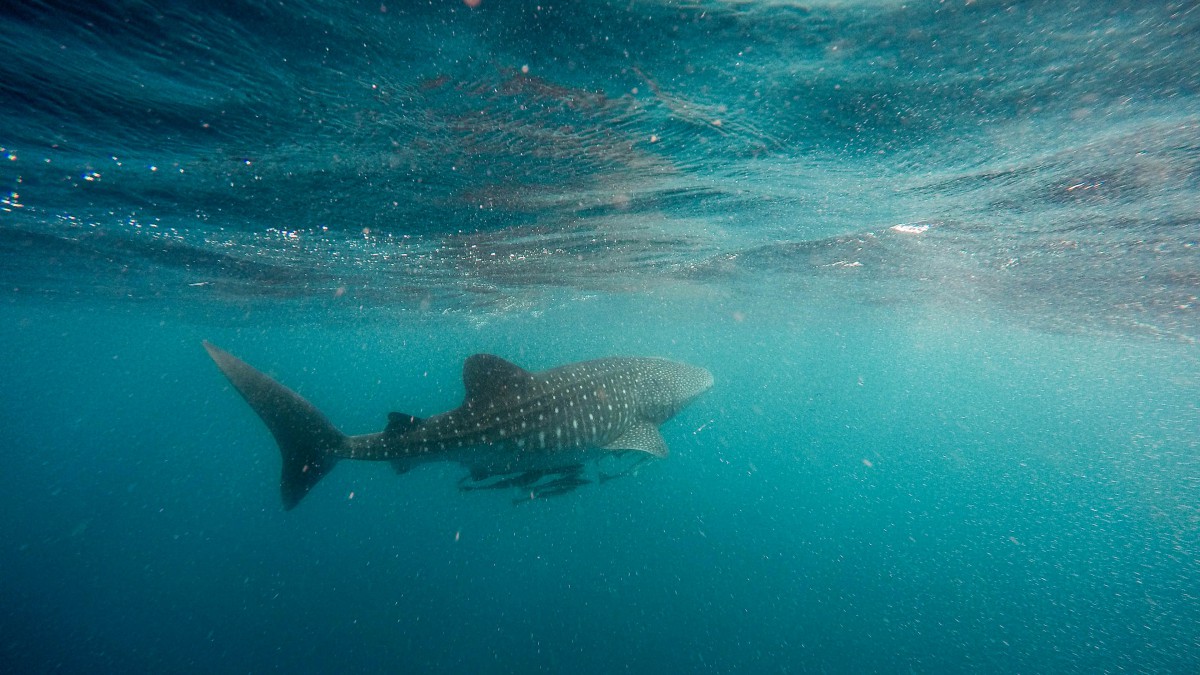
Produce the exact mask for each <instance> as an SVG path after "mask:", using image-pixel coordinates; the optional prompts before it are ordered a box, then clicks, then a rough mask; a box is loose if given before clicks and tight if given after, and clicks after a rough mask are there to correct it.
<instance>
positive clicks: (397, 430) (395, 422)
mask: <svg viewBox="0 0 1200 675" xmlns="http://www.w3.org/2000/svg"><path fill="white" fill-rule="evenodd" d="M424 421H425V420H423V419H421V418H420V417H413V416H412V415H409V414H407V413H402V412H392V413H388V423H387V428H386V429H384V430H383V433H385V434H390V435H394V436H399V435H401V434H406V433H408V432H409V431H412V430H413V429H415V428H416V427H417V426H419V425H420V424H421V422H424Z"/></svg>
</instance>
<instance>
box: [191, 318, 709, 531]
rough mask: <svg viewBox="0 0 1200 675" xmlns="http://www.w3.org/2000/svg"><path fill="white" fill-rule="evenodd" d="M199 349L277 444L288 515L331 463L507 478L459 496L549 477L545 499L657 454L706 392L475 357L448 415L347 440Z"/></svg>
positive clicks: (624, 369) (669, 372)
mask: <svg viewBox="0 0 1200 675" xmlns="http://www.w3.org/2000/svg"><path fill="white" fill-rule="evenodd" d="M204 348H205V349H206V350H208V354H209V356H211V357H212V359H213V361H215V362H216V364H217V366H218V367H219V368H220V369H221V372H223V373H224V374H225V377H227V378H229V382H230V383H231V384H233V386H234V388H235V389H237V390H238V392H240V393H241V395H242V397H243V398H245V399H246V402H247V403H249V404H250V407H251V408H253V409H254V411H255V412H256V413H258V416H259V417H261V418H262V421H263V422H264V423H265V424H266V425H267V428H268V429H269V430H270V431H271V434H272V435H274V436H275V440H276V442H277V443H278V444H279V451H280V454H281V455H282V456H283V472H282V477H281V479H280V490H281V493H282V496H283V506H284V508H285V509H289V510H290V509H292V508H294V507H295V506H296V505H297V504H299V503H300V500H301V499H303V498H304V496H305V495H306V494H308V491H309V490H311V489H312V488H313V486H314V485H316V484H317V482H318V481H320V480H321V478H323V477H324V476H325V474H327V473H329V471H330V470H332V469H333V467H334V465H335V464H336V463H337V461H338V460H339V459H362V460H377V461H390V462H392V464H393V465H394V466H395V467H396V470H397V471H400V472H404V471H407V470H408V469H410V468H412V467H413V466H416V465H418V464H422V463H424V462H433V461H452V462H458V463H460V464H462V465H464V466H466V467H467V468H468V469H469V470H470V478H471V479H472V480H474V481H484V480H487V479H493V478H497V477H506V476H507V478H501V479H500V480H497V481H495V482H493V483H488V484H484V485H480V486H468V488H467V489H474V488H477V487H485V488H486V487H510V486H517V487H521V488H524V487H526V486H530V485H535V484H537V483H538V481H540V480H541V479H542V478H543V477H551V478H552V480H551V481H550V482H549V483H545V484H544V487H545V488H547V493H546V494H548V495H549V494H561V493H562V492H564V491H567V490H570V489H573V488H574V487H575V486H577V485H580V484H583V483H586V482H589V481H586V480H584V479H582V478H580V477H579V474H580V472H581V471H582V469H583V465H584V463H585V462H588V461H591V460H597V459H599V458H600V457H603V456H606V455H608V454H610V453H611V452H616V453H623V452H625V451H636V452H638V453H646V454H645V455H642V457H651V456H652V457H666V456H667V444H666V442H665V441H664V440H663V437H662V435H661V434H660V433H659V431H658V425H660V424H662V423H663V422H666V421H667V420H669V419H670V418H671V417H673V416H674V415H675V413H677V412H679V411H680V410H681V409H682V408H683V407H684V406H686V405H687V404H688V403H689V402H691V401H692V399H694V398H696V397H697V396H699V395H700V394H702V393H704V392H705V391H707V390H708V389H709V388H710V387H712V384H713V377H712V374H711V373H709V372H708V371H707V370H705V369H703V368H698V367H696V366H690V365H687V364H683V363H676V362H674V361H668V360H666V359H658V358H622V357H616V358H606V359H597V360H595V361H583V362H580V363H573V364H569V365H565V366H560V367H558V368H553V369H551V370H546V371H542V372H539V373H531V372H529V371H527V370H525V369H523V368H521V367H520V366H517V365H514V364H512V363H509V362H508V361H505V360H504V359H502V358H500V357H498V356H492V355H490V354H475V355H474V356H471V357H470V358H468V359H467V360H466V361H465V362H464V363H463V385H464V387H465V389H466V398H465V399H464V400H463V404H462V405H461V406H459V407H458V408H455V409H454V410H451V411H449V412H445V413H442V414H440V415H434V416H433V417H429V418H427V419H420V418H417V417H413V416H412V415H406V414H404V413H395V412H394V413H391V414H389V415H388V424H387V427H386V428H385V429H384V430H383V431H380V432H378V433H373V434H364V435H361V436H346V435H345V434H343V433H342V432H340V431H338V429H337V428H336V427H334V426H333V424H332V423H330V421H329V420H328V419H326V417H325V415H323V414H322V413H321V412H320V411H319V410H317V409H316V408H315V407H314V406H313V405H312V404H311V403H309V402H308V401H306V400H304V399H303V398H302V397H301V396H300V395H299V394H297V393H295V392H294V391H292V390H291V389H288V388H287V387H285V386H283V385H282V384H280V383H278V382H276V381H275V380H273V379H271V378H270V377H268V376H267V375H265V374H263V373H261V372H259V371H257V370H255V369H254V368H253V367H251V366H250V365H249V364H247V363H246V362H245V361H242V360H241V359H239V358H237V357H236V356H234V355H232V354H230V353H229V352H226V351H224V350H223V349H220V348H219V347H216V346H214V345H212V344H210V343H208V342H205V343H204ZM464 480H465V479H464ZM530 494H531V496H538V494H537V491H536V489H535V490H531V491H530Z"/></svg>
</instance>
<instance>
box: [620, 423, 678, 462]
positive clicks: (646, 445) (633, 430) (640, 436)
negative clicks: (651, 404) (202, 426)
mask: <svg viewBox="0 0 1200 675" xmlns="http://www.w3.org/2000/svg"><path fill="white" fill-rule="evenodd" d="M604 449H605V450H637V451H639V452H645V453H649V454H651V455H654V456H655V457H658V458H660V459H661V458H663V457H666V456H667V453H668V450H667V442H666V441H664V440H663V437H662V434H661V433H659V431H658V427H656V426H654V425H653V424H651V423H650V422H642V423H641V424H635V425H633V426H632V427H630V428H629V430H628V431H626V432H625V433H623V434H621V437H620V438H618V439H617V440H615V441H613V442H612V443H609V444H608V445H606V446H604Z"/></svg>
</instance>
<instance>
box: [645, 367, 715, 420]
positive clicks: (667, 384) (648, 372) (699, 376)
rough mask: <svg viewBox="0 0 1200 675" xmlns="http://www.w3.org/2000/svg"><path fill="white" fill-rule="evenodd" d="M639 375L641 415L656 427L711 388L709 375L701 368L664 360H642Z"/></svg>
mask: <svg viewBox="0 0 1200 675" xmlns="http://www.w3.org/2000/svg"><path fill="white" fill-rule="evenodd" d="M639 375H640V377H639V381H640V384H641V389H642V390H643V392H644V394H643V398H642V402H641V403H642V405H641V409H642V414H643V415H645V416H646V418H647V419H648V420H650V421H652V422H654V423H656V424H662V423H663V422H666V421H667V420H669V419H671V418H672V417H674V416H675V414H676V413H678V412H679V411H680V410H682V409H683V408H684V407H685V406H687V404H689V403H691V402H692V401H693V400H694V399H695V398H696V397H697V396H699V395H700V394H703V393H704V392H706V391H708V390H709V389H711V388H712V386H713V376H712V373H710V372H708V371H707V370H705V369H704V368H700V367H699V366H691V365H688V364H686V363H678V362H676V361H668V360H666V359H645V366H644V368H642V369H641V373H639Z"/></svg>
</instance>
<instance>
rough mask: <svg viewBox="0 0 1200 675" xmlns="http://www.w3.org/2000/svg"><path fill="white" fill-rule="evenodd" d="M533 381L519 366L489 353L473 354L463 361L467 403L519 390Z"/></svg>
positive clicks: (526, 371)
mask: <svg viewBox="0 0 1200 675" xmlns="http://www.w3.org/2000/svg"><path fill="white" fill-rule="evenodd" d="M531 382H533V374H532V373H530V372H529V371H528V370H525V369H524V368H522V367H521V366H518V365H517V364H515V363H512V362H510V361H505V360H504V359H502V358H500V357H499V356H492V355H491V354H474V355H472V356H470V357H468V358H467V360H466V361H464V362H463V388H464V389H466V391H467V397H466V400H467V403H472V402H476V401H486V400H489V399H493V398H497V397H500V396H504V395H506V394H510V393H512V392H514V391H519V390H521V389H523V388H525V387H526V386H528V385H529V384H530V383H531Z"/></svg>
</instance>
